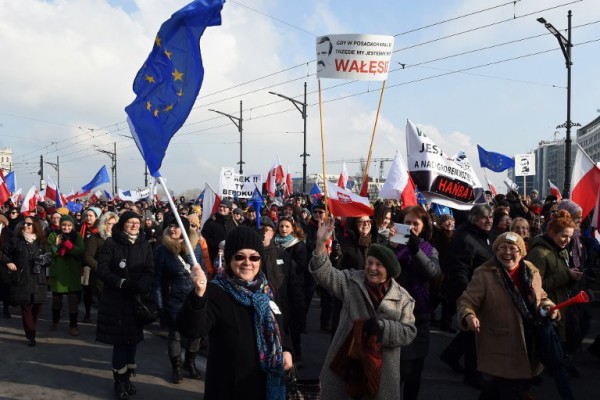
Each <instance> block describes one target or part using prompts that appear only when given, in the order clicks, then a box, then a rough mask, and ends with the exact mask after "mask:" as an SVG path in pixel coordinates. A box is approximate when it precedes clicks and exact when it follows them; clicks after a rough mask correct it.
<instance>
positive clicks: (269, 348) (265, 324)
mask: <svg viewBox="0 0 600 400" xmlns="http://www.w3.org/2000/svg"><path fill="white" fill-rule="evenodd" d="M212 283H213V284H216V285H217V286H219V287H220V288H221V289H223V290H224V291H225V292H226V293H228V294H229V295H230V296H231V297H233V298H234V299H235V300H236V301H237V302H238V303H240V304H242V305H244V306H246V307H252V308H254V332H255V333H256V347H257V349H258V357H259V361H260V366H261V368H262V370H263V371H264V372H265V373H266V374H267V386H266V388H267V393H266V395H267V396H266V399H267V400H284V399H285V379H284V370H283V350H282V347H281V334H280V333H279V325H277V321H276V320H275V315H273V312H272V311H271V306H270V301H271V300H272V299H273V293H272V292H271V287H270V286H269V283H268V282H267V278H266V277H265V275H264V274H263V273H262V272H259V273H258V275H257V276H256V279H255V280H254V281H251V282H247V281H244V280H242V279H228V278H227V277H226V276H224V277H222V278H217V279H215V280H213V281H212Z"/></svg>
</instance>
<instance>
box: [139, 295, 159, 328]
mask: <svg viewBox="0 0 600 400" xmlns="http://www.w3.org/2000/svg"><path fill="white" fill-rule="evenodd" d="M134 300H135V323H136V325H137V326H146V325H150V324H152V323H154V322H155V321H156V320H157V319H158V305H157V304H156V301H154V297H153V296H152V294H150V293H148V294H136V295H135V296H134Z"/></svg>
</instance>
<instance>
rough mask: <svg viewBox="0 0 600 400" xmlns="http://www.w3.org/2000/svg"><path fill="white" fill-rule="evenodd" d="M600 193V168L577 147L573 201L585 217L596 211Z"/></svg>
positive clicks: (574, 165)
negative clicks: (599, 193)
mask: <svg viewBox="0 0 600 400" xmlns="http://www.w3.org/2000/svg"><path fill="white" fill-rule="evenodd" d="M598 191H600V167H598V166H597V165H596V164H594V162H593V161H592V159H591V158H590V156H588V155H587V154H586V153H585V151H583V149H582V148H581V146H579V145H577V155H576V156H575V163H574V164H573V173H572V175H571V200H573V201H574V202H575V203H577V204H579V205H580V206H581V209H582V210H583V213H582V215H581V217H582V218H584V219H585V217H586V216H587V215H588V214H589V213H590V212H591V211H592V210H593V209H594V206H595V202H596V197H597V195H598Z"/></svg>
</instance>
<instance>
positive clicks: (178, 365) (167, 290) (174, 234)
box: [153, 215, 204, 383]
mask: <svg viewBox="0 0 600 400" xmlns="http://www.w3.org/2000/svg"><path fill="white" fill-rule="evenodd" d="M181 222H182V224H183V227H184V229H185V231H186V232H187V235H188V238H189V240H190V243H191V244H192V246H193V248H194V255H195V257H196V260H197V261H198V262H199V263H201V264H203V263H204V260H203V256H202V248H201V247H200V245H199V244H198V234H197V233H196V230H195V229H193V228H191V226H190V221H189V220H188V219H187V218H184V217H181ZM191 265H192V259H191V257H190V255H189V250H188V248H187V246H186V244H185V242H184V240H183V232H182V230H181V228H180V227H179V225H178V224H177V220H176V219H175V217H174V216H172V215H171V217H170V218H169V219H168V220H167V221H166V223H165V230H164V233H163V236H162V238H161V242H160V244H159V245H158V246H157V247H156V251H155V257H154V272H155V274H154V285H153V286H154V290H155V296H156V300H157V303H158V307H159V309H160V310H161V314H162V315H163V323H164V325H166V327H167V328H168V330H169V336H168V339H167V353H168V355H169V359H170V361H171V368H172V370H173V373H172V380H173V383H181V382H182V381H183V371H182V367H183V369H185V370H186V371H187V372H188V373H189V374H190V377H191V378H198V377H199V376H200V374H199V373H198V370H197V369H196V354H198V350H199V348H200V341H201V338H200V337H194V338H188V346H187V350H186V352H185V361H184V362H183V363H182V359H181V355H182V353H181V348H182V345H181V334H180V333H179V331H178V330H177V327H176V326H175V319H176V317H177V314H178V313H179V310H181V307H182V306H183V303H184V302H185V299H186V298H187V296H188V294H189V293H190V292H191V291H192V290H193V288H194V283H193V282H192V278H191V276H190V268H191ZM201 266H202V265H201Z"/></svg>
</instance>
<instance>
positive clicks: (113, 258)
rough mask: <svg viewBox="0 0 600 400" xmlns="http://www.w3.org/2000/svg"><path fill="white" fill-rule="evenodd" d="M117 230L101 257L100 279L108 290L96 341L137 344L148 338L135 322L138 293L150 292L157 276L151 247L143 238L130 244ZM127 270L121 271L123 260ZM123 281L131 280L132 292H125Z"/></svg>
mask: <svg viewBox="0 0 600 400" xmlns="http://www.w3.org/2000/svg"><path fill="white" fill-rule="evenodd" d="M116 227H117V226H116V225H115V227H114V228H113V236H112V237H110V238H108V239H107V240H106V241H105V242H104V245H103V246H102V248H101V249H100V253H99V254H98V278H99V279H101V280H102V281H103V282H104V289H103V291H102V295H101V296H100V302H99V305H98V324H97V330H96V340H97V341H99V342H102V343H107V344H113V345H114V344H117V345H123V344H135V343H139V342H140V341H142V340H143V339H144V333H143V330H142V328H141V327H139V326H137V325H136V323H135V315H134V293H147V292H149V291H150V289H151V285H152V280H153V276H154V260H153V257H152V249H151V248H150V244H149V243H148V242H146V241H145V240H144V238H143V237H142V235H140V236H138V238H137V240H136V241H135V243H133V244H132V243H130V242H129V240H128V239H127V236H126V235H125V233H123V232H122V231H120V230H118V229H115V228H116ZM124 259H125V260H127V261H126V264H127V267H126V268H120V266H119V263H120V262H121V260H124ZM122 279H129V282H128V286H129V287H131V289H128V290H125V289H121V288H120V287H119V286H120V284H121V280H122Z"/></svg>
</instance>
